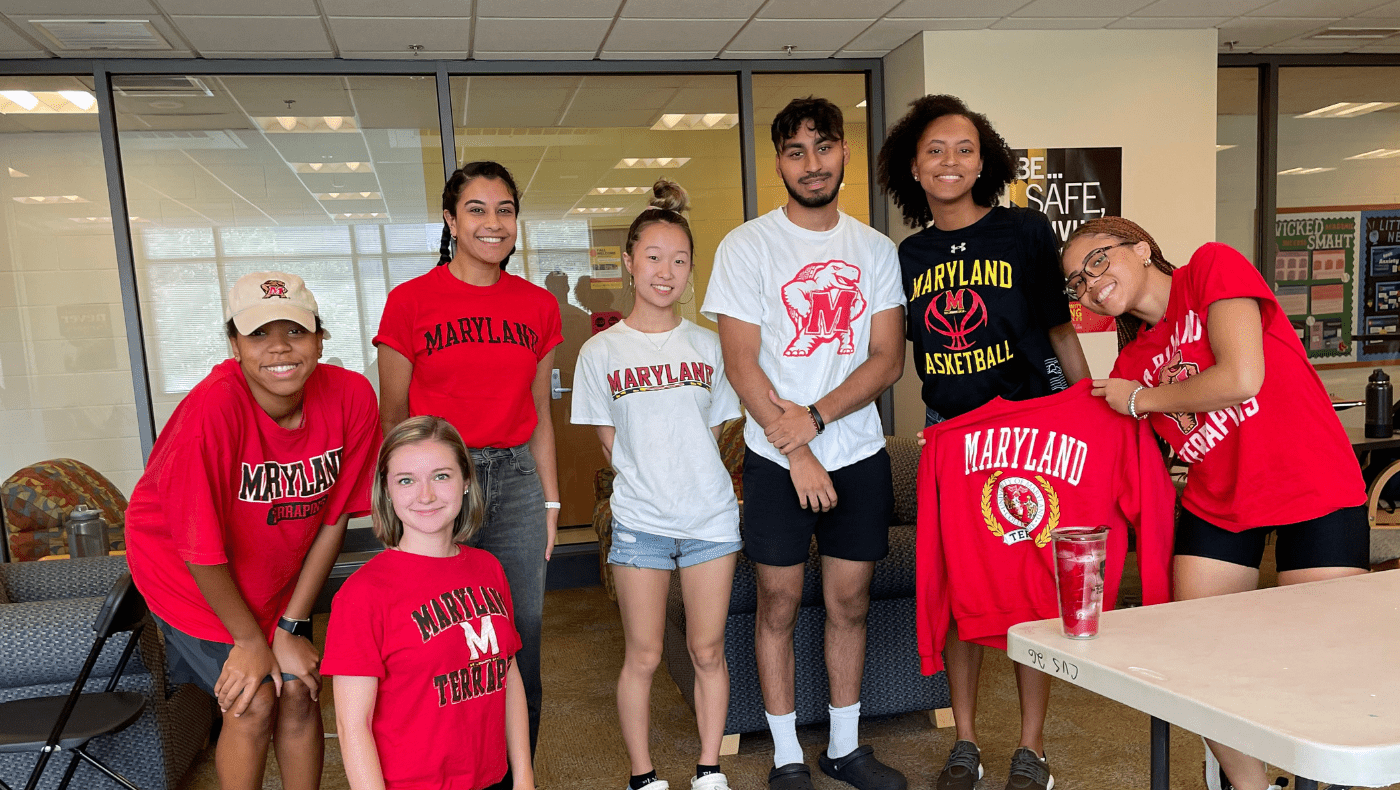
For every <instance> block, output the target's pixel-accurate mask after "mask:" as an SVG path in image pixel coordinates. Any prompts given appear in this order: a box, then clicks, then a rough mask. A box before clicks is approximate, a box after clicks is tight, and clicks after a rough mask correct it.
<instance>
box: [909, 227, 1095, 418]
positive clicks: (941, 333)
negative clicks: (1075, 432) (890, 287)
mask: <svg viewBox="0 0 1400 790" xmlns="http://www.w3.org/2000/svg"><path fill="white" fill-rule="evenodd" d="M1058 250H1059V245H1058V243H1057V242H1056V240H1055V232H1054V231H1053V230H1052V229H1051V227H1050V221H1049V220H1048V219H1046V218H1045V215H1044V214H1041V213H1039V212H1037V211H1031V210H1030V209H1024V208H1018V207H1014V206H1013V207H1011V208H1003V207H1001V206H998V207H995V208H993V209H992V210H991V211H990V212H988V213H987V215H986V216H984V217H982V219H980V220H978V221H977V222H974V223H973V224H971V225H969V226H967V227H966V228H960V229H958V230H954V231H943V230H939V229H938V228H935V227H928V228H925V229H924V230H923V231H921V232H919V233H916V234H914V235H913V236H910V237H909V238H907V239H905V240H904V241H903V242H901V243H900V245H899V265H900V269H901V270H902V274H903V277H902V279H903V284H904V295H905V297H906V298H907V299H908V301H909V310H908V313H907V317H908V327H907V329H908V337H909V339H910V340H912V341H914V367H915V368H916V369H917V370H918V372H919V378H921V379H923V382H924V386H923V399H924V404H925V405H927V406H928V407H929V408H930V409H932V410H933V411H934V412H936V413H937V415H938V416H939V417H940V418H942V419H947V418H949V417H956V416H957V415H959V414H962V413H964V412H969V411H972V410H973V409H975V408H977V407H978V406H981V405H982V404H984V403H987V402H988V401H990V400H991V399H992V398H995V397H997V396H1001V397H1003V398H1006V399H1007V400H1026V399H1027V398H1035V397H1039V396H1041V395H1048V394H1050V393H1051V392H1057V391H1059V390H1062V389H1064V388H1065V387H1067V386H1068V382H1067V381H1066V380H1065V376H1064V373H1063V371H1061V369H1060V362H1059V360H1058V359H1057V358H1056V357H1055V351H1054V348H1052V347H1051V345H1050V336H1049V330H1050V328H1051V327H1054V326H1059V325H1060V324H1065V323H1068V322H1069V320H1070V315H1069V301H1068V300H1067V299H1066V298H1065V295H1064V290H1063V288H1064V285H1063V284H1064V277H1063V275H1062V274H1061V273H1060V258H1059V254H1058Z"/></svg>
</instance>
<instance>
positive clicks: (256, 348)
mask: <svg viewBox="0 0 1400 790" xmlns="http://www.w3.org/2000/svg"><path fill="white" fill-rule="evenodd" d="M224 317H225V319H227V331H228V338H229V347H230V349H231V351H232V356H233V358H232V359H228V360H225V361H224V362H221V363H219V364H218V365H216V366H215V367H214V369H213V371H211V372H210V373H209V375H208V376H206V377H205V378H204V380H203V381H201V382H200V383H199V384H197V385H195V387H194V389H192V390H191V391H190V393H189V394H188V395H186V396H185V398H184V400H182V401H181V402H180V405H179V406H178V407H176V409H175V413H174V414H172V415H171V417H170V421H169V422H168V423H166V426H165V428H164V430H162V431H161V434H160V436H159V437H158V438H157V439H156V443H155V447H154V449H153V450H152V452H151V459H150V462H149V464H148V465H147V467H146V472H145V474H144V475H142V477H141V481H140V482H139V483H137V484H136V490H135V491H134V492H133V493H132V496H131V504H130V507H129V508H128V510H127V515H126V525H127V549H128V554H127V559H128V562H129V563H130V566H131V574H132V577H133V578H134V580H135V581H136V586H137V587H138V588H139V589H140V590H141V592H142V594H144V595H145V597H146V600H147V602H148V603H149V604H150V608H151V612H152V613H153V614H154V615H155V616H156V621H157V622H158V623H159V625H160V627H161V631H162V632H163V633H164V634H165V641H166V655H167V657H168V660H169V663H170V679H171V682H173V683H177V684H179V683H194V684H196V685H198V686H200V687H201V688H203V689H204V690H205V691H207V692H209V693H210V694H213V695H214V696H215V697H216V698H217V699H218V702H219V709H220V710H221V711H223V731H222V735H221V736H220V738H219V744H218V749H217V752H216V754H215V765H216V767H217V770H218V774H219V784H220V786H221V787H223V788H226V789H227V788H254V787H261V786H262V774H263V767H264V765H265V763H266V761H267V747H268V743H269V740H270V741H271V742H272V744H273V745H274V748H276V750H277V758H278V763H279V765H280V766H281V770H282V782H283V785H284V786H285V787H287V788H288V790H303V789H308V790H309V789H310V788H315V787H318V786H319V784H320V776H321V756H322V749H323V747H322V733H321V712H320V705H319V702H318V695H319V692H320V685H321V679H320V674H319V672H318V666H319V664H320V655H319V654H318V653H317V651H316V648H315V647H313V645H312V642H311V621H310V616H311V606H312V604H313V602H314V601H315V598H316V595H317V593H318V592H319V591H320V589H321V586H322V585H323V584H324V583H325V581H326V576H327V575H328V574H329V573H330V569H331V565H332V564H333V563H334V561H335V557H336V554H337V553H338V552H339V551H340V543H341V538H342V537H343V536H344V534H345V523H346V521H347V520H348V519H349V518H350V517H351V516H358V515H365V514H367V513H368V512H369V509H370V502H369V495H370V485H369V484H370V479H371V476H372V475H373V472H374V461H375V454H376V453H377V452H378V449H379V441H380V429H379V413H378V406H377V404H376V402H375V397H374V391H373V389H371V387H370V384H369V381H368V380H366V379H365V377H364V376H362V375H360V374H358V373H353V372H351V371H348V370H344V369H343V368H339V367H335V366H333V365H325V366H320V365H318V364H317V361H318V360H319V359H320V356H321V346H322V341H323V340H324V339H325V338H326V337H328V333H327V332H326V331H325V330H324V329H323V328H322V326H321V318H320V315H319V311H318V309H317V306H316V298H315V297H314V296H312V295H311V292H310V291H309V290H307V288H306V283H304V282H303V281H302V279H301V278H300V277H297V276H296V275H294V274H286V273H283V272H255V273H253V274H249V275H245V276H244V277H241V278H239V280H238V282H237V283H236V284H235V285H234V286H233V288H232V289H231V290H230V291H229V295H228V309H227V310H226V311H225V315H224Z"/></svg>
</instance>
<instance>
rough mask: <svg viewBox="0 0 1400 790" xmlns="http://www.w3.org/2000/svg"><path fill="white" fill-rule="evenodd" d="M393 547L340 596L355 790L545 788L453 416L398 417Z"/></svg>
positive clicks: (336, 629) (379, 487)
mask: <svg viewBox="0 0 1400 790" xmlns="http://www.w3.org/2000/svg"><path fill="white" fill-rule="evenodd" d="M373 498H374V534H375V536H376V537H378V538H379V539H380V540H381V541H383V542H384V544H385V545H386V546H388V550H386V551H384V552H383V553H381V554H379V555H377V556H375V557H374V558H373V559H371V560H370V561H369V562H367V563H365V565H364V567H362V568H360V569H359V570H358V571H355V573H354V574H352V575H351V576H350V578H349V579H348V580H346V582H345V585H344V586H343V587H341V588H340V591H339V592H338V593H336V596H335V601H334V602H333V603H332V605H331V621H330V626H329V628H328V629H327V631H326V660H325V664H324V666H323V669H324V671H325V672H326V674H328V675H334V676H335V678H336V680H335V702H336V705H335V714H336V725H337V730H338V732H339V733H340V750H341V754H342V756H343V758H344V761H345V775H346V778H347V779H348V780H349V782H350V787H351V788H352V790H394V788H426V787H440V788H461V789H462V790H481V788H486V787H490V786H492V785H493V784H494V783H496V782H499V781H500V780H501V777H503V776H504V775H505V774H506V768H507V763H509V767H510V773H511V776H512V777H513V782H512V787H513V788H515V790H534V787H535V781H534V771H533V770H532V769H531V765H530V732H529V717H528V711H527V709H526V705H525V687H524V683H523V681H522V680H521V677H520V668H519V667H518V666H517V665H516V662H515V660H514V659H513V656H514V654H516V653H517V651H518V650H519V649H520V637H519V636H518V635H517V633H516V631H515V626H514V624H513V622H512V606H511V598H510V588H509V586H508V585H507V584H506V577H505V572H504V571H503V570H502V569H501V563H499V562H497V561H496V558H495V557H493V556H491V555H490V554H488V553H487V552H485V551H482V550H481V549H473V548H470V547H468V546H466V545H464V544H465V542H466V541H467V540H468V539H470V538H471V536H472V533H474V532H475V531H476V530H477V528H478V527H480V526H481V520H482V511H483V509H484V505H483V499H482V495H481V490H480V488H479V487H478V486H477V479H476V475H475V473H474V469H473V464H472V462H471V456H470V455H469V454H468V453H467V448H466V445H464V444H463V443H462V437H461V436H460V435H459V434H458V433H457V431H456V430H455V429H453V427H452V425H451V424H449V423H448V422H447V421H446V420H444V419H442V418H441V417H427V416H423V417H414V418H412V419H409V420H405V421H404V422H402V423H399V425H398V427H396V428H394V429H393V430H392V431H391V432H390V433H389V435H388V436H387V437H386V438H385V440H384V446H383V448H381V449H380V451H379V462H378V465H377V466H376V469H375V476H374V492H373Z"/></svg>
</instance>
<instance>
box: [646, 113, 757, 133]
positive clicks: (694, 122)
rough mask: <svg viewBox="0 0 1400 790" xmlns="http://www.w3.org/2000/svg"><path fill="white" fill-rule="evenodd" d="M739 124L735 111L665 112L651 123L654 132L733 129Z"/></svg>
mask: <svg viewBox="0 0 1400 790" xmlns="http://www.w3.org/2000/svg"><path fill="white" fill-rule="evenodd" d="M738 124H739V114H738V113H736V112H704V113H702V112H692V113H666V114H664V115H662V116H661V117H660V118H658V119H657V121H656V123H654V124H652V125H651V129H652V131H654V132H667V131H696V130H700V131H704V130H707V129H733V128H734V127H735V126H737V125H738Z"/></svg>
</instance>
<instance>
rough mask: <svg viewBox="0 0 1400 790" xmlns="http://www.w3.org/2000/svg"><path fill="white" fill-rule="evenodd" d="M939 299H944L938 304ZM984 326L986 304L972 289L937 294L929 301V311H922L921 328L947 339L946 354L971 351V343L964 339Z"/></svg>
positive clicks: (985, 321)
mask: <svg viewBox="0 0 1400 790" xmlns="http://www.w3.org/2000/svg"><path fill="white" fill-rule="evenodd" d="M939 297H942V299H943V303H942V304H941V305H940V304H939V301H938V300H939ZM969 297H971V298H969ZM985 323H987V303H986V302H983V301H982V297H980V296H978V295H977V292H976V291H974V290H972V289H971V288H959V289H958V290H956V291H943V292H942V293H936V294H934V295H933V298H932V299H930V300H929V301H928V309H927V310H925V311H924V326H925V327H927V328H928V331H930V332H936V333H937V334H940V335H943V336H944V337H947V338H948V350H949V351H965V350H967V349H969V348H972V342H971V341H969V340H968V339H967V336H968V335H970V334H972V330H974V329H976V328H977V327H979V326H982V325H983V324H985Z"/></svg>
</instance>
